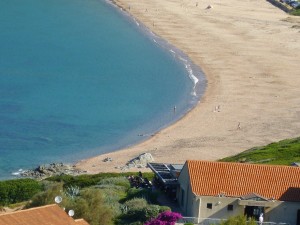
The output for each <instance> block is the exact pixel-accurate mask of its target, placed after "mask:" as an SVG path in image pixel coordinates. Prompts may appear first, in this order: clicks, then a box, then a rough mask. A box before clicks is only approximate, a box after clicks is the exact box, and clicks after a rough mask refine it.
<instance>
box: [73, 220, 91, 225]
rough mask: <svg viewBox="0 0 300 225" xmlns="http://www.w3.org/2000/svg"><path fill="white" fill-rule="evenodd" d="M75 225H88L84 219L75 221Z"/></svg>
mask: <svg viewBox="0 0 300 225" xmlns="http://www.w3.org/2000/svg"><path fill="white" fill-rule="evenodd" d="M75 222H76V225H89V224H88V222H86V221H85V220H84V219H77V220H75Z"/></svg>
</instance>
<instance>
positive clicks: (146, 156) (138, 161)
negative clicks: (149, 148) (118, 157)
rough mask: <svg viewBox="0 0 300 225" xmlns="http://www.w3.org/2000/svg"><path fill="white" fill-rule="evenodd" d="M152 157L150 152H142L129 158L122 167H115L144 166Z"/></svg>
mask: <svg viewBox="0 0 300 225" xmlns="http://www.w3.org/2000/svg"><path fill="white" fill-rule="evenodd" d="M153 161H154V159H153V157H152V155H151V154H150V153H143V154H140V155H139V156H137V157H135V158H133V159H131V160H129V161H128V162H127V164H126V166H122V167H116V169H121V170H128V169H130V168H133V167H135V168H146V167H147V163H149V162H153Z"/></svg>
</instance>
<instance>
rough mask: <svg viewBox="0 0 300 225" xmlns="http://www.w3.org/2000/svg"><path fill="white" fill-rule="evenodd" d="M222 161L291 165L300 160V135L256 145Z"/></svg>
mask: <svg viewBox="0 0 300 225" xmlns="http://www.w3.org/2000/svg"><path fill="white" fill-rule="evenodd" d="M219 161H220V162H247V163H257V164H258V163H259V164H272V165H291V163H293V162H300V137H298V138H294V139H286V140H283V141H279V142H275V143H271V144H269V145H266V146H263V147H255V148H251V149H249V150H246V151H244V152H242V153H240V154H237V155H235V156H231V157H227V158H223V159H221V160H219Z"/></svg>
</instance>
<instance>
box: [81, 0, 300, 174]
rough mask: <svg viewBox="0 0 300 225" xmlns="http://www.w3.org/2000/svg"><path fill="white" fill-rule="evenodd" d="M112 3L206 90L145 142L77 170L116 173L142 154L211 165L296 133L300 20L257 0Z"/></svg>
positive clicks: (299, 132) (299, 93) (299, 122)
mask: <svg viewBox="0 0 300 225" xmlns="http://www.w3.org/2000/svg"><path fill="white" fill-rule="evenodd" d="M116 3H117V4H118V5H119V6H122V7H123V8H124V9H127V10H128V11H129V13H130V14H132V15H133V16H134V17H135V18H137V19H138V20H139V21H141V22H142V23H144V24H145V25H146V26H147V27H148V28H149V29H151V30H152V31H153V32H155V33H156V34H158V35H159V36H161V37H163V38H164V39H166V40H168V41H169V42H170V43H171V44H173V45H175V46H177V47H178V48H179V49H181V50H183V51H184V52H185V53H186V54H187V55H188V56H189V57H190V58H191V59H192V60H193V61H194V63H196V64H197V65H199V66H200V67H201V68H202V70H203V71H204V73H205V74H206V77H207V80H208V84H207V89H206V92H205V95H204V97H203V98H202V99H201V101H200V102H199V104H198V105H197V106H196V107H195V109H193V110H192V111H191V112H190V113H188V114H187V115H186V116H185V117H184V118H182V119H181V120H180V121H178V122H177V123H175V124H174V125H172V126H170V127H168V128H166V129H164V130H162V131H160V132H158V133H157V134H156V135H155V136H154V137H152V138H151V139H150V140H147V141H145V142H143V143H141V144H138V145H136V146H133V147H130V148H128V149H124V150H121V151H117V152H113V153H110V154H105V155H101V156H98V157H95V158H91V159H88V160H82V161H80V162H79V163H78V164H77V166H78V167H79V168H83V169H85V170H87V171H88V172H89V173H96V172H107V171H112V172H119V171H120V170H118V169H115V166H117V165H121V166H122V165H124V164H125V163H126V162H127V161H128V160H129V159H131V158H133V157H135V156H137V155H139V154H140V153H143V152H149V153H151V154H152V155H153V157H154V159H155V161H156V162H168V163H183V162H184V161H185V160H186V159H203V160H216V159H219V158H222V157H225V156H230V155H233V154H237V153H239V152H241V151H244V150H246V149H249V148H251V147H254V146H260V145H265V144H268V143H270V142H274V141H278V140H281V139H285V138H292V137H296V136H299V135H300V88H299V87H300V70H299V62H300V29H299V28H300V18H297V17H292V16H289V15H288V14H286V13H285V12H283V11H281V10H280V9H278V8H276V7H275V6H273V5H271V4H270V3H269V2H267V1H265V0H198V1H197V0H117V1H116ZM208 5H211V6H212V8H211V9H206V7H207V6H208ZM129 8H130V10H129ZM216 106H220V109H219V112H215V107H216ZM105 157H111V158H112V159H113V161H112V162H102V160H103V159H104V158H105Z"/></svg>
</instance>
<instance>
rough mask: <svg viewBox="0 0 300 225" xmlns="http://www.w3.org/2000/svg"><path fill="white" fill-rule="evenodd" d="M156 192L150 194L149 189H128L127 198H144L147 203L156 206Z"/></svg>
mask: <svg viewBox="0 0 300 225" xmlns="http://www.w3.org/2000/svg"><path fill="white" fill-rule="evenodd" d="M157 197H158V192H157V191H155V192H152V191H151V190H149V189H137V188H130V189H129V190H128V192H127V198H126V200H128V199H133V198H144V199H146V200H147V202H148V203H152V204H156V203H157Z"/></svg>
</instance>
